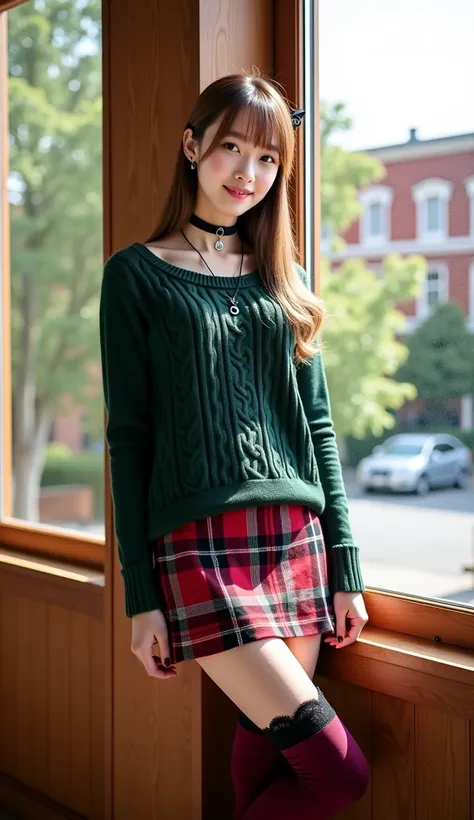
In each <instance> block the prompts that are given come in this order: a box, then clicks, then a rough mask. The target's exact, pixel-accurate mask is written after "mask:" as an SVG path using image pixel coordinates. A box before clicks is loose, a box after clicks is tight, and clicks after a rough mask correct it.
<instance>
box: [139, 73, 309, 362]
mask: <svg viewBox="0 0 474 820" xmlns="http://www.w3.org/2000/svg"><path fill="white" fill-rule="evenodd" d="M241 111H242V112H243V113H245V114H247V115H248V128H247V134H246V138H247V139H248V140H249V141H250V142H252V143H253V144H254V145H268V144H269V143H271V142H272V137H273V136H275V137H276V140H277V144H278V145H279V149H280V164H279V168H278V172H277V175H276V178H275V180H274V182H273V185H272V187H271V188H270V190H269V191H268V193H267V194H266V196H265V197H264V198H263V199H262V200H261V201H260V202H259V203H257V205H255V206H254V207H253V208H250V209H249V210H248V211H247V212H246V213H244V214H242V215H241V216H239V217H238V232H239V235H240V236H241V237H242V239H243V241H244V242H246V244H247V245H248V246H249V247H250V248H251V249H252V252H253V254H254V255H255V258H256V261H257V265H258V270H259V272H260V276H261V278H262V280H263V282H264V284H265V287H266V289H267V291H268V293H269V294H270V295H271V296H272V297H273V298H274V299H276V300H277V301H278V302H279V304H280V305H281V307H282V309H283V310H284V311H285V313H286V316H287V318H288V320H289V322H290V325H291V326H292V329H293V333H294V340H295V347H294V359H295V362H297V363H299V364H302V363H304V362H306V361H308V360H309V358H311V357H312V356H313V354H314V353H315V352H316V351H317V350H319V349H320V345H319V344H316V346H314V345H312V344H311V343H312V341H313V339H314V338H315V337H316V335H317V333H318V330H319V328H320V326H321V323H322V321H323V318H324V315H325V308H324V306H323V302H322V300H321V299H319V298H318V297H317V296H316V295H315V294H314V293H312V292H311V290H310V289H309V288H308V287H306V286H305V285H304V284H303V283H302V279H301V276H300V274H299V273H298V272H297V270H296V268H295V264H294V262H295V261H297V259H298V251H297V248H296V243H295V237H294V232H293V228H292V222H291V216H290V204H289V196H288V191H289V181H290V177H291V173H292V170H293V162H294V154H295V130H294V128H293V124H292V122H291V117H290V109H289V106H288V102H287V100H286V99H285V98H284V97H283V96H282V94H281V93H280V91H279V90H278V89H277V88H276V85H275V84H274V83H273V81H272V80H270V79H268V78H266V77H264V76H263V75H261V74H260V73H256V72H252V73H247V72H245V71H242V72H241V73H239V74H229V75H227V76H225V77H221V78H220V79H218V80H216V81H215V82H213V83H211V84H210V85H208V86H207V88H205V89H204V91H203V92H202V93H201V94H200V96H199V97H198V99H197V101H196V103H195V105H194V107H193V109H192V111H191V114H190V117H189V120H188V123H187V125H186V128H191V129H192V131H193V137H194V139H195V140H196V141H197V142H199V141H200V140H201V139H202V137H203V135H204V132H205V131H206V129H207V128H209V126H211V125H213V123H215V122H216V120H218V118H219V117H220V116H221V115H222V122H221V124H220V126H219V128H218V130H217V132H216V134H215V136H214V139H213V140H212V142H211V145H210V146H209V148H208V149H207V151H206V152H205V153H204V155H203V156H202V158H201V159H202V160H204V159H205V158H206V157H207V156H208V155H209V154H210V153H211V152H212V151H213V150H214V149H215V148H216V147H217V146H218V145H219V143H220V141H221V140H222V139H223V137H224V135H225V134H226V133H227V132H228V131H229V130H230V129H231V128H232V123H233V121H234V120H235V118H236V117H237V115H238V114H239V112H241ZM197 185H198V180H197V173H196V171H192V170H191V168H190V162H189V160H188V159H187V157H186V155H185V153H184V151H183V148H182V145H180V148H179V150H178V157H177V161H176V167H175V172H174V177H173V182H172V185H171V188H170V191H169V194H168V199H167V202H166V204H165V206H164V208H163V212H162V215H161V218H160V221H159V223H158V226H157V227H156V228H155V230H154V231H153V233H152V234H151V236H150V237H149V238H148V239H147V240H145V241H146V242H147V243H149V242H156V241H158V240H160V239H163V238H164V237H166V236H169V235H170V234H172V233H174V232H175V231H177V230H179V229H180V228H184V227H185V225H186V224H187V222H188V221H189V218H190V216H191V214H192V213H193V211H194V207H195V202H196V194H197Z"/></svg>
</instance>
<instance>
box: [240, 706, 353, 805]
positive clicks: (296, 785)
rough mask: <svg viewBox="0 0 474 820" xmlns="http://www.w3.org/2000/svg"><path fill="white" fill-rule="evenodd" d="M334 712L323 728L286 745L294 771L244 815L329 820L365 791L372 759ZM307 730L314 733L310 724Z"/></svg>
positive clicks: (260, 798)
mask: <svg viewBox="0 0 474 820" xmlns="http://www.w3.org/2000/svg"><path fill="white" fill-rule="evenodd" d="M333 714H334V717H332V718H331V719H330V720H329V722H327V723H325V725H324V727H323V728H322V729H320V730H318V731H316V732H314V731H313V734H309V736H306V737H304V739H302V740H299V741H297V742H295V743H292V745H291V746H289V747H287V748H282V749H281V751H282V754H283V755H284V757H285V758H286V760H287V761H288V763H289V764H290V766H291V771H290V772H287V773H285V774H282V775H281V776H280V777H279V778H277V779H276V780H274V781H273V783H271V784H270V785H269V786H268V787H267V788H266V789H265V791H263V792H261V793H260V794H259V795H258V797H256V798H255V800H254V801H253V803H252V804H251V805H250V806H249V807H248V808H247V810H246V811H244V813H243V814H242V815H241V820H263V818H264V817H267V816H268V817H272V820H287V818H288V817H298V820H329V818H331V817H333V815H334V814H335V813H336V812H339V811H342V809H344V808H346V807H347V806H350V805H351V804H352V803H355V802H356V801H357V800H358V799H359V798H360V797H362V795H363V794H364V792H365V790H366V788H367V785H368V781H369V765H368V763H367V760H366V758H365V757H364V754H363V753H362V751H361V749H360V747H359V746H358V744H357V743H356V741H355V740H354V738H353V737H352V735H351V734H350V732H349V731H348V729H346V727H345V726H344V724H343V723H342V722H341V720H340V719H339V718H338V717H337V715H336V714H335V713H333ZM266 731H267V730H264V732H266ZM303 734H306V735H308V726H306V731H305V732H303ZM293 739H294V736H293Z"/></svg>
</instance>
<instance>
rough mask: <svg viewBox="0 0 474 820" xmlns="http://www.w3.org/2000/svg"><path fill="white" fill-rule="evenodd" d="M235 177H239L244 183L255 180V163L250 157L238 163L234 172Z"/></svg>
mask: <svg viewBox="0 0 474 820" xmlns="http://www.w3.org/2000/svg"><path fill="white" fill-rule="evenodd" d="M234 176H235V178H236V179H241V180H243V181H244V182H246V183H249V182H254V180H255V164H254V160H253V159H252V158H249V159H247V160H245V158H243V160H242V163H241V164H240V165H239V167H238V168H237V170H236V171H235V173H234Z"/></svg>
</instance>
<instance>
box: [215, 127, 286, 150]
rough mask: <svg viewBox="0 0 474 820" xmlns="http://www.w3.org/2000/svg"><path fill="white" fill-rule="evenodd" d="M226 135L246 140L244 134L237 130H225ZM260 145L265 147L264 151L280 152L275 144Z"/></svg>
mask: <svg viewBox="0 0 474 820" xmlns="http://www.w3.org/2000/svg"><path fill="white" fill-rule="evenodd" d="M226 136H227V137H237V138H238V139H241V140H244V141H245V140H246V137H245V134H241V133H240V132H239V131H227V133H226ZM262 147H263V148H265V150H266V151H275V152H276V153H277V154H279V153H280V150H279V148H278V147H277V146H276V145H264V146H262Z"/></svg>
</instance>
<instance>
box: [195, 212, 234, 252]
mask: <svg viewBox="0 0 474 820" xmlns="http://www.w3.org/2000/svg"><path fill="white" fill-rule="evenodd" d="M189 221H190V223H191V225H194V226H195V227H196V228H200V229H201V231H208V233H214V234H216V235H217V236H218V237H219V238H218V240H217V242H216V244H215V245H214V247H215V249H216V250H217V251H221V250H223V248H224V243H223V242H222V239H221V237H222V236H233V234H234V233H237V223H235V225H231V226H230V227H228V228H225V227H224V226H223V225H213V223H212V222H206V220H205V219H201V217H200V216H196V214H192V215H191V216H190V217H189Z"/></svg>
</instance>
